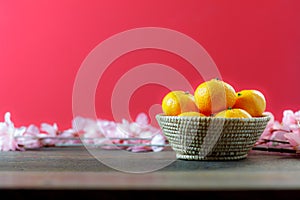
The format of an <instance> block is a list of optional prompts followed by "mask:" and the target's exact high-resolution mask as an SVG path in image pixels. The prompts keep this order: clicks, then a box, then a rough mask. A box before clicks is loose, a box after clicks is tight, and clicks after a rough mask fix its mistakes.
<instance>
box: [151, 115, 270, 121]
mask: <svg viewBox="0 0 300 200" xmlns="http://www.w3.org/2000/svg"><path fill="white" fill-rule="evenodd" d="M158 118H164V119H169V120H171V119H173V120H176V119H180V120H184V119H189V120H190V119H194V120H200V119H209V120H214V121H224V120H225V121H233V122H235V121H239V122H240V121H244V122H251V121H257V120H263V121H264V120H268V121H269V120H270V119H271V116H270V115H268V114H263V115H262V116H261V117H252V118H238V117H237V118H225V117H212V116H171V115H165V114H164V113H158V114H156V119H158Z"/></svg>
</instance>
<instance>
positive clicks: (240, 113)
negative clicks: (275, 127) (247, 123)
mask: <svg viewBox="0 0 300 200" xmlns="http://www.w3.org/2000/svg"><path fill="white" fill-rule="evenodd" d="M214 117H223V118H252V116H251V115H250V114H249V113H248V112H247V111H246V110H244V109H241V108H229V109H226V110H222V111H220V112H218V113H216V114H215V116H214Z"/></svg>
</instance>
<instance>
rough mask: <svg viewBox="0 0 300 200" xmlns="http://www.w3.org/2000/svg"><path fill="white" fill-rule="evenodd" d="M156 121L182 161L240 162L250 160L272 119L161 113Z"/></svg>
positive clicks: (267, 117)
mask: <svg viewBox="0 0 300 200" xmlns="http://www.w3.org/2000/svg"><path fill="white" fill-rule="evenodd" d="M156 119H157V121H158V124H159V126H160V127H161V129H162V131H163V133H164V135H165V136H166V138H167V139H168V141H169V143H170V145H171V147H172V149H173V150H174V151H175V152H176V157H177V158H178V159H185V160H239V159H243V158H246V157H247V155H248V153H249V151H250V150H251V148H252V147H253V146H254V144H255V142H256V141H257V140H258V139H259V137H260V135H261V134H262V132H263V131H264V129H265V128H266V126H267V123H268V121H269V120H270V117H269V116H263V117H256V118H249V119H248V118H243V119H240V118H213V117H177V116H164V115H163V114H158V115H156Z"/></svg>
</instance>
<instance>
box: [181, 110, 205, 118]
mask: <svg viewBox="0 0 300 200" xmlns="http://www.w3.org/2000/svg"><path fill="white" fill-rule="evenodd" d="M178 116H180V117H182V116H198V117H205V115H204V114H203V113H200V112H195V111H190V112H183V113H181V114H179V115H178Z"/></svg>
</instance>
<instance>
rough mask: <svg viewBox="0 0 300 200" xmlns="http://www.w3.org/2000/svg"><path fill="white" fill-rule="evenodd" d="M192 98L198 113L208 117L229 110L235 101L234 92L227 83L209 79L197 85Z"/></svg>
mask: <svg viewBox="0 0 300 200" xmlns="http://www.w3.org/2000/svg"><path fill="white" fill-rule="evenodd" d="M194 97H195V103H196V105H197V107H198V108H199V111H200V112H201V113H203V114H205V115H206V116H209V115H211V114H214V113H217V112H219V111H221V110H225V109H227V108H231V107H232V106H233V105H234V104H235V101H236V91H235V89H234V88H233V87H232V86H231V85H230V84H229V83H227V82H224V81H221V80H219V79H211V80H209V81H205V82H203V83H201V84H200V85H198V87H197V88H196V90H195V92H194Z"/></svg>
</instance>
